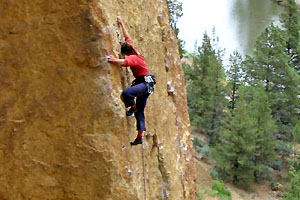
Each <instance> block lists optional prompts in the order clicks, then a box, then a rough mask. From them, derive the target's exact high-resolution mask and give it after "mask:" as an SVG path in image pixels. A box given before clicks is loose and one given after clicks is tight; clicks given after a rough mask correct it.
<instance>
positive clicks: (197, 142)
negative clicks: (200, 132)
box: [193, 137, 203, 148]
mask: <svg viewBox="0 0 300 200" xmlns="http://www.w3.org/2000/svg"><path fill="white" fill-rule="evenodd" d="M193 143H194V147H195V148H196V147H200V148H201V147H203V142H202V141H201V140H200V139H199V138H198V137H194V138H193Z"/></svg>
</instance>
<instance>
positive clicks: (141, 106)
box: [130, 92, 149, 145]
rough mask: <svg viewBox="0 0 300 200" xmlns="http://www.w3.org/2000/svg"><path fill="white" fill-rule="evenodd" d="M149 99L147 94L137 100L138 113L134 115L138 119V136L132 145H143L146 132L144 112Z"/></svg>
mask: <svg viewBox="0 0 300 200" xmlns="http://www.w3.org/2000/svg"><path fill="white" fill-rule="evenodd" d="M148 97H149V94H148V93H146V92H145V93H144V94H143V95H142V96H139V97H137V99H136V108H137V111H136V112H135V113H134V116H135V118H136V126H137V131H138V134H137V136H136V139H135V140H134V141H133V142H130V144H131V145H137V144H142V143H143V132H144V131H145V130H146V125H145V114H144V110H145V107H146V103H147V99H148Z"/></svg>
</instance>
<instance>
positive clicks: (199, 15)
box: [178, 0, 282, 59]
mask: <svg viewBox="0 0 300 200" xmlns="http://www.w3.org/2000/svg"><path fill="white" fill-rule="evenodd" d="M182 2H183V14H184V15H183V16H182V17H181V18H180V20H179V22H178V26H179V28H180V33H179V37H180V38H182V39H183V40H185V41H186V45H185V47H186V49H187V50H188V51H190V52H191V51H193V50H194V49H195V41H196V40H197V44H198V45H200V44H201V41H202V37H203V33H204V32H205V31H206V32H207V33H209V35H211V34H212V29H213V27H215V30H216V35H217V36H218V37H219V46H220V47H221V48H225V49H226V54H227V55H226V57H227V58H225V59H228V55H229V54H230V53H231V52H233V51H234V50H239V51H240V52H241V53H243V54H246V53H251V51H252V50H253V46H254V43H255V39H256V37H257V35H259V34H260V33H261V32H262V31H263V30H264V28H265V27H266V26H268V25H269V24H270V23H271V22H272V21H275V23H278V21H279V15H280V13H281V11H282V8H281V7H279V6H278V5H277V4H276V3H274V2H273V1H271V0H184V1H182Z"/></svg>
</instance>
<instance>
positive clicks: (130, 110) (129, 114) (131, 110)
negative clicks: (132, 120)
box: [126, 107, 136, 116]
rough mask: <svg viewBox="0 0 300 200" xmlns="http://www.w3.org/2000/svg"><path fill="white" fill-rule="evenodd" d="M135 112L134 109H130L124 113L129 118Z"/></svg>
mask: <svg viewBox="0 0 300 200" xmlns="http://www.w3.org/2000/svg"><path fill="white" fill-rule="evenodd" d="M135 112H136V108H133V107H131V108H129V110H127V111H126V116H131V115H133V113H135Z"/></svg>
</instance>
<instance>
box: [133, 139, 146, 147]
mask: <svg viewBox="0 0 300 200" xmlns="http://www.w3.org/2000/svg"><path fill="white" fill-rule="evenodd" d="M142 143H143V139H142V138H135V140H134V141H133V142H130V144H131V146H135V145H138V144H142Z"/></svg>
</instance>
